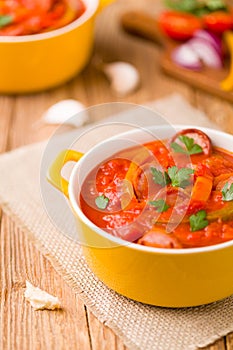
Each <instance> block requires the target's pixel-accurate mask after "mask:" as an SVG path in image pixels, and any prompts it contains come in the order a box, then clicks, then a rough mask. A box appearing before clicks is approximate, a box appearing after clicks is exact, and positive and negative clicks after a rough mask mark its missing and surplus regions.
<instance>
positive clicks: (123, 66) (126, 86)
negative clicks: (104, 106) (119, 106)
mask: <svg viewBox="0 0 233 350" xmlns="http://www.w3.org/2000/svg"><path fill="white" fill-rule="evenodd" d="M103 71H104V73H105V74H106V76H107V77H108V79H109V80H110V84H111V88H112V89H113V90H114V91H115V92H116V93H117V94H118V95H119V96H125V95H128V94H130V93H131V92H133V91H134V90H135V89H136V88H137V87H138V85H139V82H140V76H139V72H138V70H137V69H136V68H135V67H134V66H133V65H132V64H130V63H127V62H120V61H119V62H113V63H108V64H104V65H103Z"/></svg>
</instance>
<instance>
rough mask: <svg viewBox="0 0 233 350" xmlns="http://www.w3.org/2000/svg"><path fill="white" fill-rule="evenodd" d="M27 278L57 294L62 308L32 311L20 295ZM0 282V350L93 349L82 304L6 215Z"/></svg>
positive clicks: (0, 251) (1, 235) (1, 236)
mask: <svg viewBox="0 0 233 350" xmlns="http://www.w3.org/2000/svg"><path fill="white" fill-rule="evenodd" d="M26 279H27V280H29V281H30V282H31V283H32V284H34V285H36V286H39V287H40V288H42V289H43V290H46V291H47V292H49V293H51V294H53V295H56V296H58V297H59V298H60V299H61V300H62V306H63V308H62V310H57V311H47V310H43V311H35V310H34V309H33V308H32V307H31V306H30V304H29V303H28V302H27V301H26V300H25V298H24V290H25V281H26ZM0 286H1V292H0V303H1V304H0V305H1V307H0V319H1V323H0V335H1V336H0V349H4V350H8V349H9V350H12V349H17V350H22V349H24V350H26V349H38V350H40V349H46V350H54V349H67V350H73V349H85V350H90V349H91V345H90V339H89V335H88V326H87V321H86V312H85V307H84V305H83V303H82V302H81V301H80V300H79V299H78V298H76V297H75V294H74V293H73V292H72V290H71V288H70V287H68V286H67V285H66V283H65V282H64V280H63V279H62V278H61V277H60V276H59V275H58V273H57V272H55V271H54V269H53V268H52V266H51V264H50V263H49V261H48V260H47V259H46V258H45V257H44V256H43V255H42V254H41V253H39V252H38V250H37V249H35V247H34V245H33V244H32V243H31V242H29V240H28V239H27V236H26V235H25V234H24V233H23V232H22V231H21V230H18V229H17V228H16V227H15V225H14V224H13V222H12V221H11V220H10V219H9V217H7V216H6V215H4V214H3V217H2V220H1V231H0Z"/></svg>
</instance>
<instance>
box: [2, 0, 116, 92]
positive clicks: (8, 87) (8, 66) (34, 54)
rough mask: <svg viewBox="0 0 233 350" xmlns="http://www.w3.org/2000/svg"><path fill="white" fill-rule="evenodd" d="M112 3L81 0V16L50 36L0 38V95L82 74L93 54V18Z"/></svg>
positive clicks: (110, 0)
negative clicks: (83, 5) (83, 9)
mask: <svg viewBox="0 0 233 350" xmlns="http://www.w3.org/2000/svg"><path fill="white" fill-rule="evenodd" d="M112 1H113V0H83V2H84V3H85V5H86V11H85V12H84V14H83V15H82V16H81V17H79V18H78V19H77V20H76V21H74V22H72V23H70V24H69V25H67V26H65V27H63V28H59V29H57V30H54V31H51V32H47V33H41V34H33V35H25V36H0V57H1V60H0V71H1V78H0V93H25V92H34V91H39V90H44V89H48V88H51V87H53V86H56V85H58V84H61V83H63V82H65V81H67V80H69V79H70V78H72V77H73V76H74V75H75V74H77V73H78V72H79V71H81V70H82V69H83V67H84V66H85V65H86V63H87V62H88V60H89V58H90V55H91V53H92V47H93V32H94V20H95V15H96V14H97V12H98V11H99V10H100V9H101V8H102V7H103V6H105V5H107V4H108V3H110V2H112Z"/></svg>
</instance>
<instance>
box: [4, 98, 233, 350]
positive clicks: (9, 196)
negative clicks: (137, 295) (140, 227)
mask: <svg viewBox="0 0 233 350" xmlns="http://www.w3.org/2000/svg"><path fill="white" fill-rule="evenodd" d="M152 105H153V107H155V108H157V109H159V110H160V111H161V112H163V113H164V114H165V115H166V117H167V119H168V120H169V121H170V122H173V123H175V122H179V123H181V122H183V123H186V124H190V123H191V124H196V125H205V126H212V127H215V126H214V125H213V124H211V123H210V122H209V121H208V120H207V118H205V116H204V115H203V114H202V113H201V112H199V111H197V110H195V109H193V108H192V107H191V106H190V105H188V104H187V103H186V102H185V101H184V100H183V99H182V98H181V97H180V96H171V97H168V98H166V99H164V100H160V101H157V102H156V103H154V104H152ZM174 109H175V112H176V113H175V114H176V116H178V118H175V117H174ZM116 118H117V121H126V122H130V121H131V122H133V121H135V116H132V115H131V114H130V113H129V114H127V113H123V114H122V115H118V116H117V117H113V118H110V119H109V120H110V121H114V120H116ZM109 120H108V121H109ZM86 129H87V128H86ZM120 130H121V129H120V128H119V130H118V126H117V125H116V124H115V125H114V127H113V126H112V125H110V126H109V127H108V133H107V135H108V136H110V134H115V133H117V132H118V131H120ZM82 131H83V130H78V131H76V133H77V134H78V133H81V132H82ZM100 131H101V128H96V129H95V130H94V132H93V133H92V138H91V140H90V142H89V143H87V144H85V147H86V148H89V147H90V145H91V144H94V143H95V142H97V141H98V140H99V139H101V138H104V137H106V134H105V135H103V134H101V135H100V134H98V133H99V132H100ZM62 137H63V138H64V135H63V136H61V139H60V147H62V145H63V141H62ZM82 146H83V145H82ZM45 147H46V144H45V143H40V144H35V145H31V146H27V147H23V148H20V149H17V150H15V151H12V152H9V153H6V154H3V155H2V156H1V157H0V182H1V185H0V203H1V205H2V207H3V208H4V210H5V211H6V212H8V213H9V214H10V215H11V216H12V218H13V219H14V220H15V222H16V223H17V224H18V225H19V226H20V227H23V229H24V230H25V234H28V235H29V236H30V238H31V239H32V240H34V242H35V244H36V245H37V247H38V249H40V250H41V251H42V252H43V253H44V254H46V256H47V257H48V258H49V259H50V261H51V262H52V264H53V266H54V268H55V269H56V270H58V271H59V273H60V274H61V275H62V276H63V277H64V279H65V280H66V281H67V282H68V283H69V284H70V285H71V286H72V287H73V288H74V290H75V291H76V292H77V293H80V298H81V299H83V300H84V302H85V303H86V305H88V307H89V308H90V310H91V311H92V312H93V313H94V314H95V315H96V316H97V317H98V319H99V320H101V321H102V322H105V324H107V325H108V326H109V327H111V328H112V329H113V330H114V331H115V333H116V334H117V335H119V336H120V337H121V338H122V339H123V341H124V342H125V344H126V345H127V346H128V347H129V348H131V349H143V350H144V349H145V350H146V349H148V350H153V349H155V350H188V349H190V350H191V349H196V348H197V347H201V346H205V345H208V344H210V343H211V342H213V341H215V340H216V339H218V338H219V337H221V336H223V335H226V334H227V333H229V332H231V331H233V297H230V298H227V299H225V300H222V301H220V302H216V303H213V304H211V305H207V306H201V307H195V308H186V309H169V308H167V309H166V308H159V307H152V306H148V305H144V304H141V303H137V302H134V301H132V300H129V299H127V298H125V297H123V296H121V295H118V294H117V293H115V292H114V291H112V290H110V289H108V288H107V287H106V286H105V285H104V284H103V283H102V282H100V281H99V280H98V279H97V278H96V277H95V276H94V275H93V274H92V272H91V271H90V269H89V268H88V266H87V264H86V262H85V260H84V258H83V256H82V252H81V247H80V246H79V245H78V244H77V243H76V242H75V241H74V240H71V239H69V238H67V237H66V236H65V235H64V234H62V233H60V232H59V230H57V229H56V228H55V226H54V224H53V223H52V222H51V220H50V218H49V217H48V215H47V213H46V211H45V208H44V206H43V204H42V198H41V191H40V176H39V174H40V162H41V158H42V156H43V152H44V149H45ZM85 147H84V148H85ZM54 192H56V191H55V190H54ZM64 219H66V218H64Z"/></svg>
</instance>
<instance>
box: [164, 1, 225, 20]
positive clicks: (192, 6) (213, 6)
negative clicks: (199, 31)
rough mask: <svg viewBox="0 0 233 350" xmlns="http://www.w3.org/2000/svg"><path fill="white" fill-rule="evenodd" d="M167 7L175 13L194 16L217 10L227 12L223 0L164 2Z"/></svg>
mask: <svg viewBox="0 0 233 350" xmlns="http://www.w3.org/2000/svg"><path fill="white" fill-rule="evenodd" d="M165 4H166V6H167V7H170V8H171V9H173V10H175V11H181V12H190V13H192V14H194V15H196V16H201V15H204V14H206V13H210V12H212V11H218V10H227V6H226V2H225V1H224V0H202V1H200V0H165Z"/></svg>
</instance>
